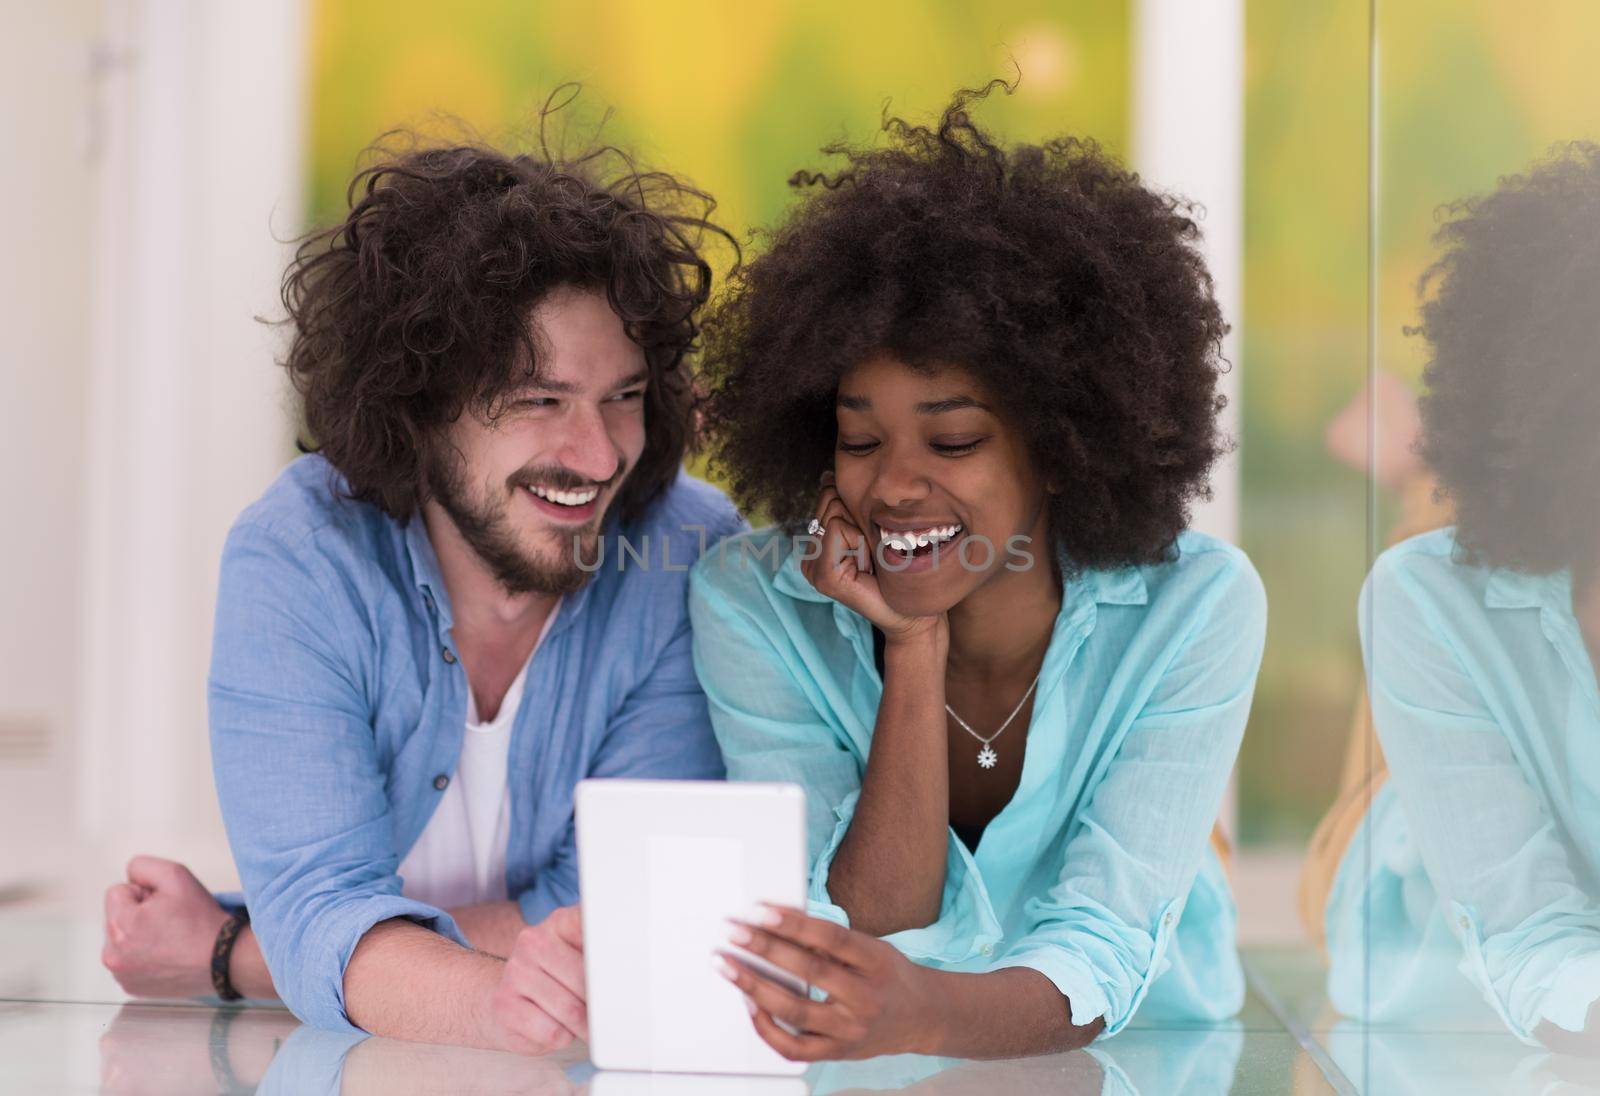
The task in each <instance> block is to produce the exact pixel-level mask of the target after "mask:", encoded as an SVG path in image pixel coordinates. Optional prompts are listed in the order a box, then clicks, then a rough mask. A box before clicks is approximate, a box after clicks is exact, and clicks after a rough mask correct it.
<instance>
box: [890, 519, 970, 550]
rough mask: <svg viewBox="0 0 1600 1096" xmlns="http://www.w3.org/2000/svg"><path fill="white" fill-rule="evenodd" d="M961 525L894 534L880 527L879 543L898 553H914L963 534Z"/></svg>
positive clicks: (939, 526) (938, 526)
mask: <svg viewBox="0 0 1600 1096" xmlns="http://www.w3.org/2000/svg"><path fill="white" fill-rule="evenodd" d="M961 528H962V527H961V526H960V525H937V526H934V527H933V528H931V529H924V530H922V531H921V532H915V533H914V532H904V533H902V532H892V531H890V530H888V529H885V528H883V527H882V526H879V527H878V542H879V543H880V544H884V545H887V546H888V547H890V548H893V549H894V550H895V551H897V552H912V551H915V550H916V549H918V548H926V547H927V546H928V545H930V544H935V543H942V542H944V541H947V540H950V539H951V538H953V537H954V536H955V535H956V534H957V533H959V532H961Z"/></svg>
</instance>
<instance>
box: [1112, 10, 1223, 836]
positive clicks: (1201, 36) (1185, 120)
mask: <svg viewBox="0 0 1600 1096" xmlns="http://www.w3.org/2000/svg"><path fill="white" fill-rule="evenodd" d="M1132 67H1133V84H1134V86H1133V165H1134V167H1135V168H1136V169H1137V170H1138V172H1139V174H1140V175H1141V176H1142V177H1143V178H1144V180H1145V181H1146V182H1147V183H1150V184H1152V185H1153V186H1155V187H1156V188H1158V189H1160V190H1165V191H1170V192H1172V193H1176V194H1181V195H1183V196H1184V197H1186V198H1188V199H1190V200H1192V201H1194V202H1196V203H1198V204H1199V205H1200V206H1201V207H1203V209H1204V216H1203V220H1202V221H1201V222H1200V227H1201V230H1202V232H1203V234H1204V235H1203V243H1202V250H1203V252H1204V254H1205V258H1206V265H1207V267H1208V268H1209V269H1210V271H1211V278H1212V281H1213V283H1214V284H1215V290H1216V296H1217V303H1218V304H1219V305H1221V306H1222V315H1223V318H1224V319H1226V320H1227V321H1228V323H1229V324H1230V325H1231V326H1232V328H1233V330H1232V331H1231V332H1230V333H1229V335H1228V337H1227V338H1226V339H1225V340H1224V342H1223V346H1222V354H1223V357H1225V358H1226V359H1227V360H1228V361H1229V362H1230V363H1232V368H1231V370H1230V371H1229V372H1228V373H1227V374H1225V375H1224V376H1223V378H1222V385H1221V389H1222V394H1223V395H1224V396H1226V397H1227V399H1228V406H1227V409H1226V410H1225V411H1224V412H1223V415H1222V429H1223V430H1224V432H1226V433H1227V435H1228V436H1229V437H1230V438H1233V439H1235V440H1237V439H1238V438H1239V435H1240V429H1239V427H1240V423H1241V418H1240V406H1239V398H1240V393H1241V376H1240V363H1239V346H1240V341H1241V340H1240V337H1239V332H1240V328H1241V326H1242V324H1243V316H1242V310H1243V303H1244V0H1137V3H1136V4H1135V7H1134V13H1133V66H1132ZM1211 490H1212V498H1211V501H1210V502H1208V503H1205V504H1203V505H1201V506H1199V507H1197V508H1196V510H1195V514H1194V520H1193V522H1192V523H1191V524H1192V525H1193V527H1194V528H1196V529H1199V530H1200V531H1202V532H1205V533H1210V534H1212V535H1213V536H1217V537H1221V538H1222V539H1223V540H1228V541H1232V542H1234V543H1235V544H1237V543H1238V541H1239V453H1238V452H1237V451H1235V452H1234V453H1233V454H1231V455H1229V456H1228V457H1225V458H1224V459H1223V460H1221V461H1219V462H1218V464H1217V467H1216V468H1215V469H1214V470H1213V472H1212V475H1211ZM1237 815H1238V789H1237V787H1236V785H1235V784H1234V783H1232V782H1230V784H1229V786H1228V793H1227V798H1226V800H1225V801H1224V803H1223V807H1222V824H1223V828H1224V829H1225V830H1226V831H1227V832H1228V833H1229V834H1230V835H1232V834H1234V833H1236V832H1237V831H1238V826H1237V824H1236V823H1237Z"/></svg>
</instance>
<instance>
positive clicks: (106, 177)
mask: <svg viewBox="0 0 1600 1096" xmlns="http://www.w3.org/2000/svg"><path fill="white" fill-rule="evenodd" d="M303 21H304V12H303V0H272V2H270V3H253V2H249V0H103V3H96V2H94V0H78V2H69V3H51V4H21V3H16V4H12V5H11V6H10V7H8V8H6V9H5V33H4V34H0V39H3V40H4V41H5V43H6V45H5V47H4V48H5V50H6V61H7V63H6V64H4V65H0V81H4V83H0V93H3V99H0V102H3V107H0V110H3V117H4V119H5V122H4V124H5V130H4V132H3V137H4V146H3V147H5V148H6V149H7V150H8V155H7V159H8V165H7V170H6V172H4V173H0V188H3V189H0V196H3V197H4V199H5V208H6V210H7V214H8V215H7V216H4V217H0V233H4V234H5V235H3V236H0V254H4V255H5V257H6V258H5V261H4V264H3V268H0V269H3V274H0V277H3V279H4V280H3V281H0V310H3V311H0V330H3V331H4V332H5V339H4V345H5V347H6V349H5V351H4V358H3V359H0V360H3V362H4V368H3V370H0V447H3V448H0V485H3V491H4V496H3V497H4V503H5V512H6V513H7V514H8V515H10V516H11V521H9V522H8V525H9V528H8V529H7V534H8V535H6V536H3V537H0V574H3V575H6V576H7V577H8V579H11V580H12V581H7V582H3V583H0V610H3V612H4V618H5V621H6V627H5V631H4V638H3V640H0V642H3V644H4V646H3V647H0V656H3V657H0V797H3V799H4V807H3V808H0V809H4V811H5V820H6V822H7V823H8V824H7V825H6V826H5V827H4V832H3V834H0V885H3V884H5V883H6V882H8V881H11V880H13V879H14V878H16V877H18V876H31V877H34V878H38V877H40V876H41V875H48V874H50V870H51V869H54V872H55V873H56V874H68V873H70V876H71V877H72V878H73V880H74V881H82V880H85V879H91V878H93V879H95V882H96V883H97V884H98V883H100V882H103V881H102V880H100V879H98V876H100V875H103V874H104V872H105V871H107V870H111V869H114V868H115V867H116V865H118V864H119V863H120V861H121V860H122V859H124V858H125V857H126V856H127V855H129V854H130V853H132V852H135V851H141V850H144V851H152V852H157V853H164V854H167V855H173V856H177V857H180V858H183V859H187V860H190V861H192V862H194V863H195V864H196V866H197V867H198V868H199V869H201V870H202V871H203V872H205V873H206V878H207V881H208V882H215V883H218V884H225V883H227V882H229V878H230V877H231V874H232V866H231V863H230V862H229V858H228V857H227V853H226V845H225V842H224V840H223V835H222V830H221V825H220V820H219V818H218V815H217V810H216V799H215V794H214V792H213V790H212V780H211V769H210V758H209V751H208V748H207V739H206V713H205V675H206V669H207V664H208V660H209V652H210V637H211V616H212V609H213V603H214V591H215V584H216V573H217V561H218V556H219V553H220V551H221V546H222V541H223V537H224V535H225V534H226V532H227V529H228V526H229V525H230V523H231V522H232V520H233V518H234V517H235V515H237V513H238V512H239V510H241V509H242V508H243V507H244V506H245V505H246V504H247V503H248V502H249V501H250V500H252V499H253V498H255V497H256V496H257V495H258V494H259V493H260V492H261V490H262V489H263V488H264V487H265V485H266V484H267V483H268V482H269V481H270V480H271V478H272V477H273V475H274V474H276V472H277V470H278V469H279V468H280V467H281V466H282V464H283V463H284V461H285V459H287V457H288V456H289V455H290V452H291V449H290V444H291V438H292V433H291V427H290V424H289V420H288V415H287V401H286V399H285V397H284V385H283V383H282V380H281V377H280V370H279V369H278V368H277V367H276V366H275V364H274V357H275V354H276V352H277V347H278V345H279V343H280V341H281V337H282V336H281V333H280V332H278V331H276V330H274V329H270V328H266V327H264V326H262V325H260V324H258V323H257V322H256V321H255V320H254V318H253V317H255V316H257V315H273V314H275V313H276V312H277V310H278V308H277V296H276V290H277V282H278V278H279V276H280V275H281V273H282V270H283V266H284V263H285V262H286V261H287V258H288V254H289V248H288V247H287V246H286V245H283V244H279V243H277V242H276V241H275V240H274V238H273V237H274V235H276V236H278V237H280V238H287V237H289V236H292V235H294V234H296V233H298V232H299V231H300V230H301V228H302V219H303V218H302V211H301V189H302V185H303V184H302V179H303V173H302V161H301V156H302V151H301V150H302V146H303V141H302V128H303V123H302V114H303V108H302V98H303V86H302V85H303V67H304V66H303V61H304V57H303V54H304V50H305V34H306V30H305V27H304V26H303ZM19 150H20V153H19ZM18 211H26V215H25V216H16V215H13V214H15V213H16V212H18ZM45 256H49V257H48V258H45ZM40 721H43V724H44V725H45V726H47V727H48V728H49V731H50V733H51V735H52V741H53V744H54V745H53V748H52V751H51V753H50V755H49V758H48V760H47V761H45V762H43V763H42V764H41V763H34V764H32V765H31V766H30V767H29V768H26V769H25V768H24V767H23V766H21V765H19V764H17V763H15V762H13V761H8V760H7V758H6V756H5V754H4V741H5V739H4V728H6V727H8V726H13V727H14V726H15V725H17V724H18V723H27V724H29V725H32V723H37V722H40ZM13 737H15V736H13ZM9 823H15V824H9ZM41 831H43V832H46V833H48V834H49V836H50V837H51V838H52V841H50V842H49V843H43V842H41V841H40V840H38V839H36V838H37V834H38V833H39V832H41ZM30 834H33V835H35V837H32V838H31V837H30V836H29V835H30ZM3 865H9V867H6V866H3Z"/></svg>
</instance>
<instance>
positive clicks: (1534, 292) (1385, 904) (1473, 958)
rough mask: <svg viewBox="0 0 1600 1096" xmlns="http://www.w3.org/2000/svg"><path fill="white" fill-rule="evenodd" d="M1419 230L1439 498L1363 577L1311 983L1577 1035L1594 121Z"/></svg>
mask: <svg viewBox="0 0 1600 1096" xmlns="http://www.w3.org/2000/svg"><path fill="white" fill-rule="evenodd" d="M1437 240H1438V243H1439V244H1440V245H1441V248H1442V254H1441V256H1440V257H1439V258H1438V260H1437V261H1436V262H1435V263H1434V264H1433V265H1432V266H1431V267H1430V268H1429V269H1428V271H1427V272H1426V273H1425V274H1424V275H1423V278H1422V285H1421V289H1422V296H1423V304H1422V309H1421V316H1422V322H1421V324H1420V325H1419V326H1418V327H1417V328H1415V329H1414V332H1413V333H1415V334H1419V335H1421V336H1422V338H1423V339H1424V340H1425V341H1426V343H1427V346H1428V350H1429V362H1428V365H1427V368H1426V370H1425V372H1424V374H1423V380H1424V382H1425V386H1426V393H1425V395H1424V396H1423V398H1422V400H1421V404H1420V411H1421V419H1422V427H1421V440H1420V443H1419V446H1418V455H1419V456H1421V457H1422V459H1423V460H1424V461H1425V462H1426V463H1427V464H1428V465H1429V466H1430V467H1431V468H1432V469H1433V470H1434V471H1435V472H1436V474H1437V475H1438V479H1439V483H1440V486H1441V490H1442V498H1443V500H1444V501H1446V502H1448V503H1449V504H1451V505H1452V506H1453V507H1454V510H1455V514H1456V520H1455V524H1454V525H1452V526H1448V527H1446V528H1443V529H1439V530H1436V531H1434V532H1430V533H1425V534H1423V535H1421V536H1417V537H1413V538H1411V539H1409V540H1406V541H1404V542H1402V543H1400V544H1398V545H1396V546H1395V547H1393V548H1391V549H1389V550H1388V551H1386V552H1385V553H1384V554H1383V555H1381V556H1380V557H1379V558H1378V560H1377V562H1376V563H1375V564H1374V566H1373V568H1372V572H1371V574H1370V575H1369V576H1368V578H1367V581H1366V584H1365V586H1364V587H1363V589H1362V595H1361V605H1360V612H1359V619H1360V625H1361V641H1362V654H1363V656H1364V658H1365V660H1366V668H1367V677H1368V687H1369V690H1370V693H1371V702H1372V714H1373V722H1374V726H1375V729H1376V731H1377V736H1378V742H1379V745H1380V746H1381V755H1376V756H1374V757H1373V758H1372V759H1371V767H1372V769H1373V774H1372V777H1371V778H1369V781H1368V783H1369V785H1370V786H1372V787H1374V788H1375V789H1376V790H1375V791H1374V793H1373V795H1372V797H1371V802H1370V804H1369V806H1368V807H1367V810H1366V813H1365V817H1364V819H1363V822H1362V826H1361V828H1360V829H1359V830H1358V831H1357V833H1356V835H1355V836H1354V837H1353V838H1352V840H1351V841H1350V844H1349V846H1348V847H1347V849H1346V850H1345V851H1344V854H1343V857H1342V860H1341V862H1340V865H1339V868H1338V871H1337V873H1336V874H1335V876H1334V881H1333V886H1332V889H1331V891H1330V893H1329V897H1328V900H1327V906H1326V914H1325V918H1324V927H1325V928H1326V930H1327V939H1328V953H1329V960H1330V975H1329V997H1330V999H1331V1000H1332V1002H1333V1004H1334V1005H1335V1006H1336V1007H1338V1008H1339V1009H1340V1011H1342V1012H1344V1013H1346V1014H1347V1015H1350V1016H1354V1017H1357V1018H1361V1019H1368V1020H1374V1021H1388V1020H1394V1019H1397V1018H1403V1019H1405V1020H1407V1021H1408V1022H1416V1021H1417V1020H1418V1019H1419V1018H1427V1019H1428V1020H1431V1021H1433V1022H1451V1023H1467V1022H1472V1021H1486V1022H1488V1023H1489V1024H1504V1026H1505V1027H1506V1028H1509V1029H1510V1030H1511V1032H1513V1033H1514V1034H1515V1035H1517V1036H1518V1037H1520V1038H1521V1039H1523V1040H1524V1041H1526V1042H1528V1043H1530V1044H1545V1045H1551V1046H1558V1045H1565V1044H1569V1043H1570V1042H1571V1041H1572V1040H1573V1039H1574V1035H1573V1034H1572V1033H1581V1034H1583V1035H1585V1036H1587V1037H1588V1040H1589V1041H1592V1039H1593V1037H1594V1036H1595V1035H1596V1034H1597V1033H1600V1022H1597V1021H1596V1020H1595V1019H1594V1016H1595V1014H1596V1001H1600V691H1597V688H1596V680H1595V664H1596V663H1597V662H1600V506H1597V505H1596V501H1597V496H1596V490H1597V488H1596V485H1597V484H1600V430H1597V429H1596V423H1600V350H1597V349H1596V348H1597V347H1600V146H1596V145H1592V144H1569V145H1565V146H1561V147H1558V148H1557V149H1556V150H1555V151H1554V153H1553V154H1552V155H1551V156H1550V157H1549V158H1548V159H1546V160H1544V161H1542V162H1540V163H1538V164H1536V165H1535V166H1534V167H1533V168H1532V169H1530V170H1529V171H1527V172H1526V173H1524V174H1522V175H1516V176H1512V177H1509V178H1507V179H1504V180H1502V181H1501V183H1500V184H1499V186H1498V187H1497V188H1496V189H1495V190H1494V191H1493V192H1491V193H1490V194H1488V195H1487V196H1484V197H1481V198H1476V199H1472V200H1468V201H1464V202H1459V203H1456V204H1455V205H1453V206H1451V207H1450V208H1449V209H1448V210H1447V216H1446V218H1445V220H1444V223H1443V224H1442V226H1441V227H1440V229H1439V230H1438V235H1437ZM1385 766H1386V771H1385Z"/></svg>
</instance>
